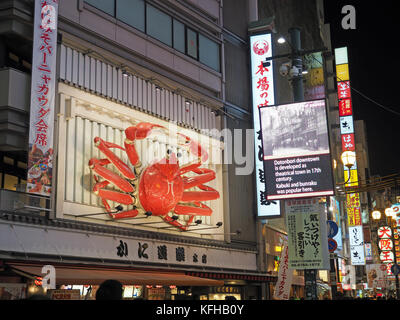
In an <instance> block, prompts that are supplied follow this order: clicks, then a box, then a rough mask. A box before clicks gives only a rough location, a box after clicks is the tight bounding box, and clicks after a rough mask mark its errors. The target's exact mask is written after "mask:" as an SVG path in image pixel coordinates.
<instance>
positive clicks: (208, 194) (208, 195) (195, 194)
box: [182, 188, 219, 202]
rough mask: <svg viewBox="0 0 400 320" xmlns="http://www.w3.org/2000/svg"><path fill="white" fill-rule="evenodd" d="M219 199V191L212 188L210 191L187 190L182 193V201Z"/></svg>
mask: <svg viewBox="0 0 400 320" xmlns="http://www.w3.org/2000/svg"><path fill="white" fill-rule="evenodd" d="M215 199H219V192H218V191H216V190H214V189H212V188H210V190H209V191H186V192H184V193H183V195H182V201H184V202H190V201H206V200H215Z"/></svg>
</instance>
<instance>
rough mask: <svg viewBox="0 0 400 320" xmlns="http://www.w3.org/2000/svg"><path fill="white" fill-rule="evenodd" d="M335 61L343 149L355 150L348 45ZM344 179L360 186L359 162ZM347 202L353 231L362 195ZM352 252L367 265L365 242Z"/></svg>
mask: <svg viewBox="0 0 400 320" xmlns="http://www.w3.org/2000/svg"><path fill="white" fill-rule="evenodd" d="M335 61H336V77H337V90H338V100H339V101H338V102H339V123H340V134H341V138H342V139H341V140H342V151H343V152H344V151H353V152H355V145H356V144H355V139H354V121H353V107H352V102H351V90H350V73H349V62H348V55H347V47H342V48H336V49H335ZM344 179H345V181H348V183H346V186H352V187H353V186H358V172H357V163H355V164H354V165H353V167H351V168H350V169H349V170H348V169H347V168H344ZM346 203H347V218H348V226H349V232H351V230H350V228H351V227H355V226H362V216H361V206H360V195H359V194H358V193H352V194H347V199H346ZM353 230H354V229H353ZM360 237H361V238H360V240H361V242H362V243H364V238H363V233H362V232H361V235H360ZM350 253H351V261H352V264H353V265H365V254H364V244H362V245H358V246H350Z"/></svg>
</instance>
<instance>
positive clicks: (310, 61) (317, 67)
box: [303, 52, 325, 100]
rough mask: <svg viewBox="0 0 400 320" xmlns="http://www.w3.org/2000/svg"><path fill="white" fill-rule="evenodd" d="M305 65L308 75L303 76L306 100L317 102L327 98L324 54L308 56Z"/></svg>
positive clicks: (305, 57)
mask: <svg viewBox="0 0 400 320" xmlns="http://www.w3.org/2000/svg"><path fill="white" fill-rule="evenodd" d="M303 64H304V65H305V67H306V69H307V70H308V73H307V74H305V75H303V81H304V100H316V99H324V98H325V77H324V69H323V67H322V66H323V58H322V52H314V53H310V54H306V55H304V57H303Z"/></svg>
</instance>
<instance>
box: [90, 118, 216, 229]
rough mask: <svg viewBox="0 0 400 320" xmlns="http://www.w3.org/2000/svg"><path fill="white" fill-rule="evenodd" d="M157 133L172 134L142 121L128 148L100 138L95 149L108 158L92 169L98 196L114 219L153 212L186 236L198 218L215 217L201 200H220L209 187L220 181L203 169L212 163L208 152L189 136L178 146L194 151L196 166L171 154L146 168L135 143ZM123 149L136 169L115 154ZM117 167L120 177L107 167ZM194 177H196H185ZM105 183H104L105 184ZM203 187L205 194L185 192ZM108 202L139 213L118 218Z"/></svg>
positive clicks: (131, 133) (132, 131)
mask: <svg viewBox="0 0 400 320" xmlns="http://www.w3.org/2000/svg"><path fill="white" fill-rule="evenodd" d="M153 129H162V130H166V129H165V128H164V127H162V126H160V125H156V124H152V123H148V122H141V123H139V124H137V125H136V126H132V127H129V128H127V129H126V130H125V136H126V139H125V142H124V144H125V148H123V147H121V146H119V145H117V144H114V143H111V142H107V141H104V140H103V139H101V138H99V137H95V138H94V143H95V146H96V147H97V148H98V149H99V150H100V152H101V153H102V154H103V155H104V156H105V158H104V159H96V158H92V159H90V160H89V167H90V169H92V170H93V172H94V179H95V181H96V184H95V186H94V187H93V191H94V193H95V194H96V195H97V196H99V197H100V198H101V200H102V202H103V205H104V207H105V209H106V211H107V212H108V213H109V215H110V216H111V217H112V218H113V219H122V218H133V217H136V216H137V215H138V214H139V212H140V211H141V212H151V214H152V215H154V216H161V217H162V218H163V219H164V221H165V222H168V223H170V224H171V225H173V226H175V227H177V228H179V229H181V230H183V231H186V230H187V229H188V227H189V225H190V223H192V221H193V219H194V217H195V216H210V215H211V214H212V210H211V208H209V207H208V206H207V205H205V204H204V203H202V202H201V201H206V200H215V199H218V198H219V193H218V191H216V190H214V189H213V188H211V187H209V186H206V185H205V183H207V182H209V181H211V180H213V179H215V172H214V171H213V170H210V169H206V168H200V166H201V165H202V163H203V162H205V161H206V160H207V158H208V154H207V152H206V151H205V150H204V149H203V148H202V147H201V146H200V145H199V144H198V143H197V142H195V141H192V140H191V139H190V138H189V137H187V136H185V135H183V134H180V133H178V145H180V146H183V147H186V148H188V150H189V151H190V153H191V154H192V155H194V156H195V157H196V161H194V162H192V163H188V164H185V165H183V166H180V165H179V160H178V157H179V156H180V154H179V153H178V155H176V154H175V153H173V152H171V150H168V151H167V155H166V157H165V158H163V159H161V160H156V161H154V162H152V163H150V164H149V165H148V166H147V167H145V168H142V164H141V162H140V161H139V156H138V153H137V152H136V148H135V140H141V139H144V138H146V137H147V136H149V135H150V133H151V131H152V130H153ZM112 148H118V149H122V150H124V151H125V152H126V154H127V156H128V159H129V161H130V163H131V164H132V165H133V166H134V168H135V169H134V170H132V169H131V168H130V167H129V166H128V165H127V164H126V163H124V162H123V161H122V160H121V159H120V158H119V157H117V155H116V154H115V153H114V152H112V151H111V150H110V149H112ZM110 163H112V164H113V165H114V166H115V167H116V169H117V170H118V171H119V172H120V174H121V175H122V176H121V175H119V174H117V173H115V172H113V171H111V170H109V169H107V168H106V167H105V165H108V164H110ZM189 172H193V173H196V174H197V175H196V176H194V177H187V176H184V175H185V174H187V173H189ZM101 178H102V179H101ZM109 184H113V185H115V186H116V187H117V188H118V189H120V190H121V191H122V192H120V191H114V190H108V189H106V187H107V185H109ZM194 187H197V189H199V190H195V191H193V190H191V191H185V190H187V189H192V188H194ZM108 201H115V202H118V203H121V204H125V205H133V206H134V209H132V210H127V211H122V212H118V213H114V212H112V210H111V207H110V205H109V203H108ZM169 212H173V213H175V214H178V215H190V218H189V219H188V221H186V222H185V224H182V223H180V222H179V221H177V220H176V219H173V218H172V217H170V216H169V215H168V213H169Z"/></svg>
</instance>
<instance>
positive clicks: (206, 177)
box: [183, 168, 215, 189]
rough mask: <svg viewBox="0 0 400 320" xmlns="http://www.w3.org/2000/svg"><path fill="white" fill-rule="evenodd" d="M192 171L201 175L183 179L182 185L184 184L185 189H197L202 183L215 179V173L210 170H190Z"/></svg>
mask: <svg viewBox="0 0 400 320" xmlns="http://www.w3.org/2000/svg"><path fill="white" fill-rule="evenodd" d="M192 171H193V172H196V171H197V172H201V174H199V175H198V176H196V177H185V178H183V184H184V188H185V189H190V188H193V187H197V186H199V185H202V184H203V183H206V182H208V181H211V180H214V179H215V172H214V171H212V170H210V169H205V168H202V169H196V171H195V170H192ZM197 172H196V173H197Z"/></svg>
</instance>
